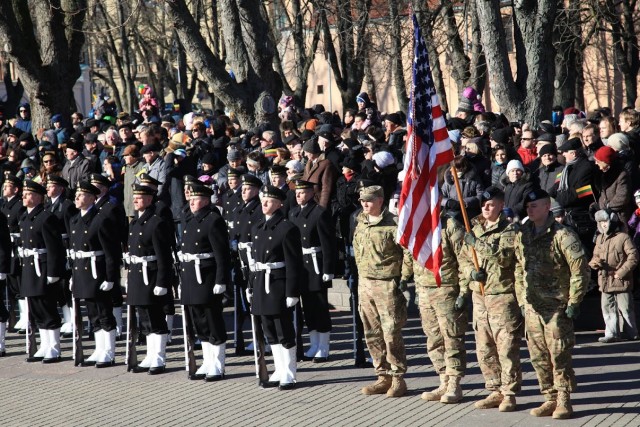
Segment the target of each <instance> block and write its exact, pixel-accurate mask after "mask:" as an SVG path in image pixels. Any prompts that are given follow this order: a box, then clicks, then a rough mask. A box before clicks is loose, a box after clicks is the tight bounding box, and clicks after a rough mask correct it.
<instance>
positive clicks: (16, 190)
mask: <svg viewBox="0 0 640 427" xmlns="http://www.w3.org/2000/svg"><path fill="white" fill-rule="evenodd" d="M21 192H22V181H21V180H20V179H19V178H17V177H16V176H14V175H5V177H4V183H3V184H2V216H4V217H5V218H6V219H7V227H9V237H10V238H11V265H10V266H9V271H7V288H8V291H9V300H10V301H9V307H10V308H11V310H10V313H9V327H12V326H13V327H14V328H15V330H18V331H25V330H26V329H27V317H26V304H27V303H26V301H25V300H24V297H23V296H22V295H21V294H20V275H21V271H22V266H21V265H20V257H19V256H18V246H19V245H20V224H19V223H20V217H21V216H22V214H23V213H24V211H25V208H24V205H23V204H22V195H21ZM16 300H17V301H18V307H19V312H20V319H19V320H18V322H17V323H16V322H15V319H14V320H13V323H15V325H12V319H11V315H12V313H13V312H14V305H15V301H16Z"/></svg>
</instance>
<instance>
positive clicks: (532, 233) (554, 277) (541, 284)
mask: <svg viewBox="0 0 640 427" xmlns="http://www.w3.org/2000/svg"><path fill="white" fill-rule="evenodd" d="M550 207H551V201H550V199H549V195H548V194H547V193H546V192H545V191H543V190H534V191H532V192H530V193H529V194H528V195H527V196H526V199H525V208H526V209H527V215H528V216H529V221H527V222H526V223H525V224H523V225H522V227H521V230H520V233H519V234H518V235H517V237H516V241H515V247H516V257H517V263H516V293H517V297H518V303H519V304H520V306H521V308H522V311H523V313H524V316H525V329H526V331H527V346H528V347H529V353H530V354H531V364H532V365H533V367H534V369H535V370H536V374H537V376H538V382H539V383H540V391H541V392H542V394H543V395H544V397H545V402H544V403H543V404H542V405H541V406H540V407H539V408H535V409H532V410H531V414H532V415H535V416H537V417H542V416H549V415H552V416H553V418H556V419H566V418H569V417H571V414H572V413H573V409H572V407H571V401H570V396H569V393H570V392H571V391H573V390H574V389H575V387H576V378H575V373H574V371H573V368H572V366H571V349H572V348H573V346H574V344H575V335H574V333H573V321H572V320H573V319H575V318H576V317H577V316H578V313H579V304H580V302H581V301H582V299H583V298H584V294H585V293H586V290H587V284H588V283H589V278H590V275H589V266H588V264H587V258H586V256H585V251H584V248H583V246H582V243H581V242H580V238H579V237H578V235H577V234H576V233H575V232H574V231H573V230H572V229H570V228H568V227H566V226H563V225H561V224H559V223H558V222H556V221H555V220H554V218H553V216H552V215H551V214H550V212H549V209H550Z"/></svg>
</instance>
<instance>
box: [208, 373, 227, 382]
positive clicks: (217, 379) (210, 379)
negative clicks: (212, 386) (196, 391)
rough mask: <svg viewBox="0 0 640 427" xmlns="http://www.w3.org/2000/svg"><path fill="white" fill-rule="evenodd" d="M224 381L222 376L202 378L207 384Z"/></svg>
mask: <svg viewBox="0 0 640 427" xmlns="http://www.w3.org/2000/svg"><path fill="white" fill-rule="evenodd" d="M223 379H224V374H220V375H207V376H206V377H204V381H205V382H207V383H212V382H214V381H222V380H223Z"/></svg>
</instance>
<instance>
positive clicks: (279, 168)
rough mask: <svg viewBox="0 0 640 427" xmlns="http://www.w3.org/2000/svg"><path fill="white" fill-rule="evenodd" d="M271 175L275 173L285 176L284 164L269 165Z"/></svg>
mask: <svg viewBox="0 0 640 427" xmlns="http://www.w3.org/2000/svg"><path fill="white" fill-rule="evenodd" d="M270 171H271V175H275V176H286V175H287V168H286V167H284V166H280V165H273V166H271V169H270Z"/></svg>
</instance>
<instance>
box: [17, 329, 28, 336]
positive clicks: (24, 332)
mask: <svg viewBox="0 0 640 427" xmlns="http://www.w3.org/2000/svg"><path fill="white" fill-rule="evenodd" d="M16 332H17V333H18V334H20V335H24V334H26V333H27V330H26V329H18V330H17V331H16Z"/></svg>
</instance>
